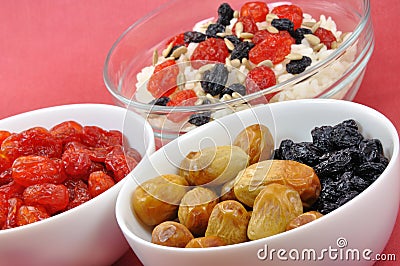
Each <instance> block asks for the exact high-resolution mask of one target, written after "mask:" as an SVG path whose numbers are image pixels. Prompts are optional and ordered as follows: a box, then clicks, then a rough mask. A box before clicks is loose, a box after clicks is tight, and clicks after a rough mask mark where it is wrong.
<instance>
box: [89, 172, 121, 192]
mask: <svg viewBox="0 0 400 266" xmlns="http://www.w3.org/2000/svg"><path fill="white" fill-rule="evenodd" d="M114 185H115V182H114V180H113V179H112V177H111V176H109V175H107V174H106V173H104V172H101V171H99V172H93V173H91V174H90V176H89V181H88V186H89V193H90V195H91V196H92V197H93V198H94V197H96V196H98V195H100V194H101V193H103V192H104V191H106V190H108V189H109V188H111V187H112V186H114Z"/></svg>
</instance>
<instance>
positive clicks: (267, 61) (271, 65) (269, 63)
mask: <svg viewBox="0 0 400 266" xmlns="http://www.w3.org/2000/svg"><path fill="white" fill-rule="evenodd" d="M257 66H267V67H269V68H271V67H273V66H274V64H273V63H272V61H271V60H269V59H267V60H264V61H261V62H260V63H258V64H257Z"/></svg>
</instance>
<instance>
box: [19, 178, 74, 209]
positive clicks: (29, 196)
mask: <svg viewBox="0 0 400 266" xmlns="http://www.w3.org/2000/svg"><path fill="white" fill-rule="evenodd" d="M23 199H24V202H25V204H27V205H32V206H37V205H40V206H43V207H44V208H46V210H47V212H48V213H49V214H50V215H51V214H55V213H57V212H59V211H62V210H64V209H65V208H66V207H67V205H68V202H69V193H68V189H67V187H66V186H64V185H63V184H59V185H55V184H50V183H43V184H37V185H33V186H29V187H27V188H26V189H25V190H24V193H23Z"/></svg>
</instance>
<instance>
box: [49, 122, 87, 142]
mask: <svg viewBox="0 0 400 266" xmlns="http://www.w3.org/2000/svg"><path fill="white" fill-rule="evenodd" d="M82 129H83V127H82V125H81V124H79V123H77V122H75V121H65V122H62V123H60V124H58V125H55V126H54V127H53V128H51V129H50V134H52V135H53V136H54V137H56V138H57V139H59V140H61V141H62V143H63V144H66V143H68V142H71V141H80V140H81V135H82Z"/></svg>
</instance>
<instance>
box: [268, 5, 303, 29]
mask: <svg viewBox="0 0 400 266" xmlns="http://www.w3.org/2000/svg"><path fill="white" fill-rule="evenodd" d="M271 13H272V14H275V15H277V16H278V17H279V18H287V19H289V20H290V21H292V22H293V24H294V29H295V30H296V29H297V28H300V27H301V23H303V10H302V9H301V8H300V7H298V6H296V5H281V6H277V7H275V8H273V9H272V11H271Z"/></svg>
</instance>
